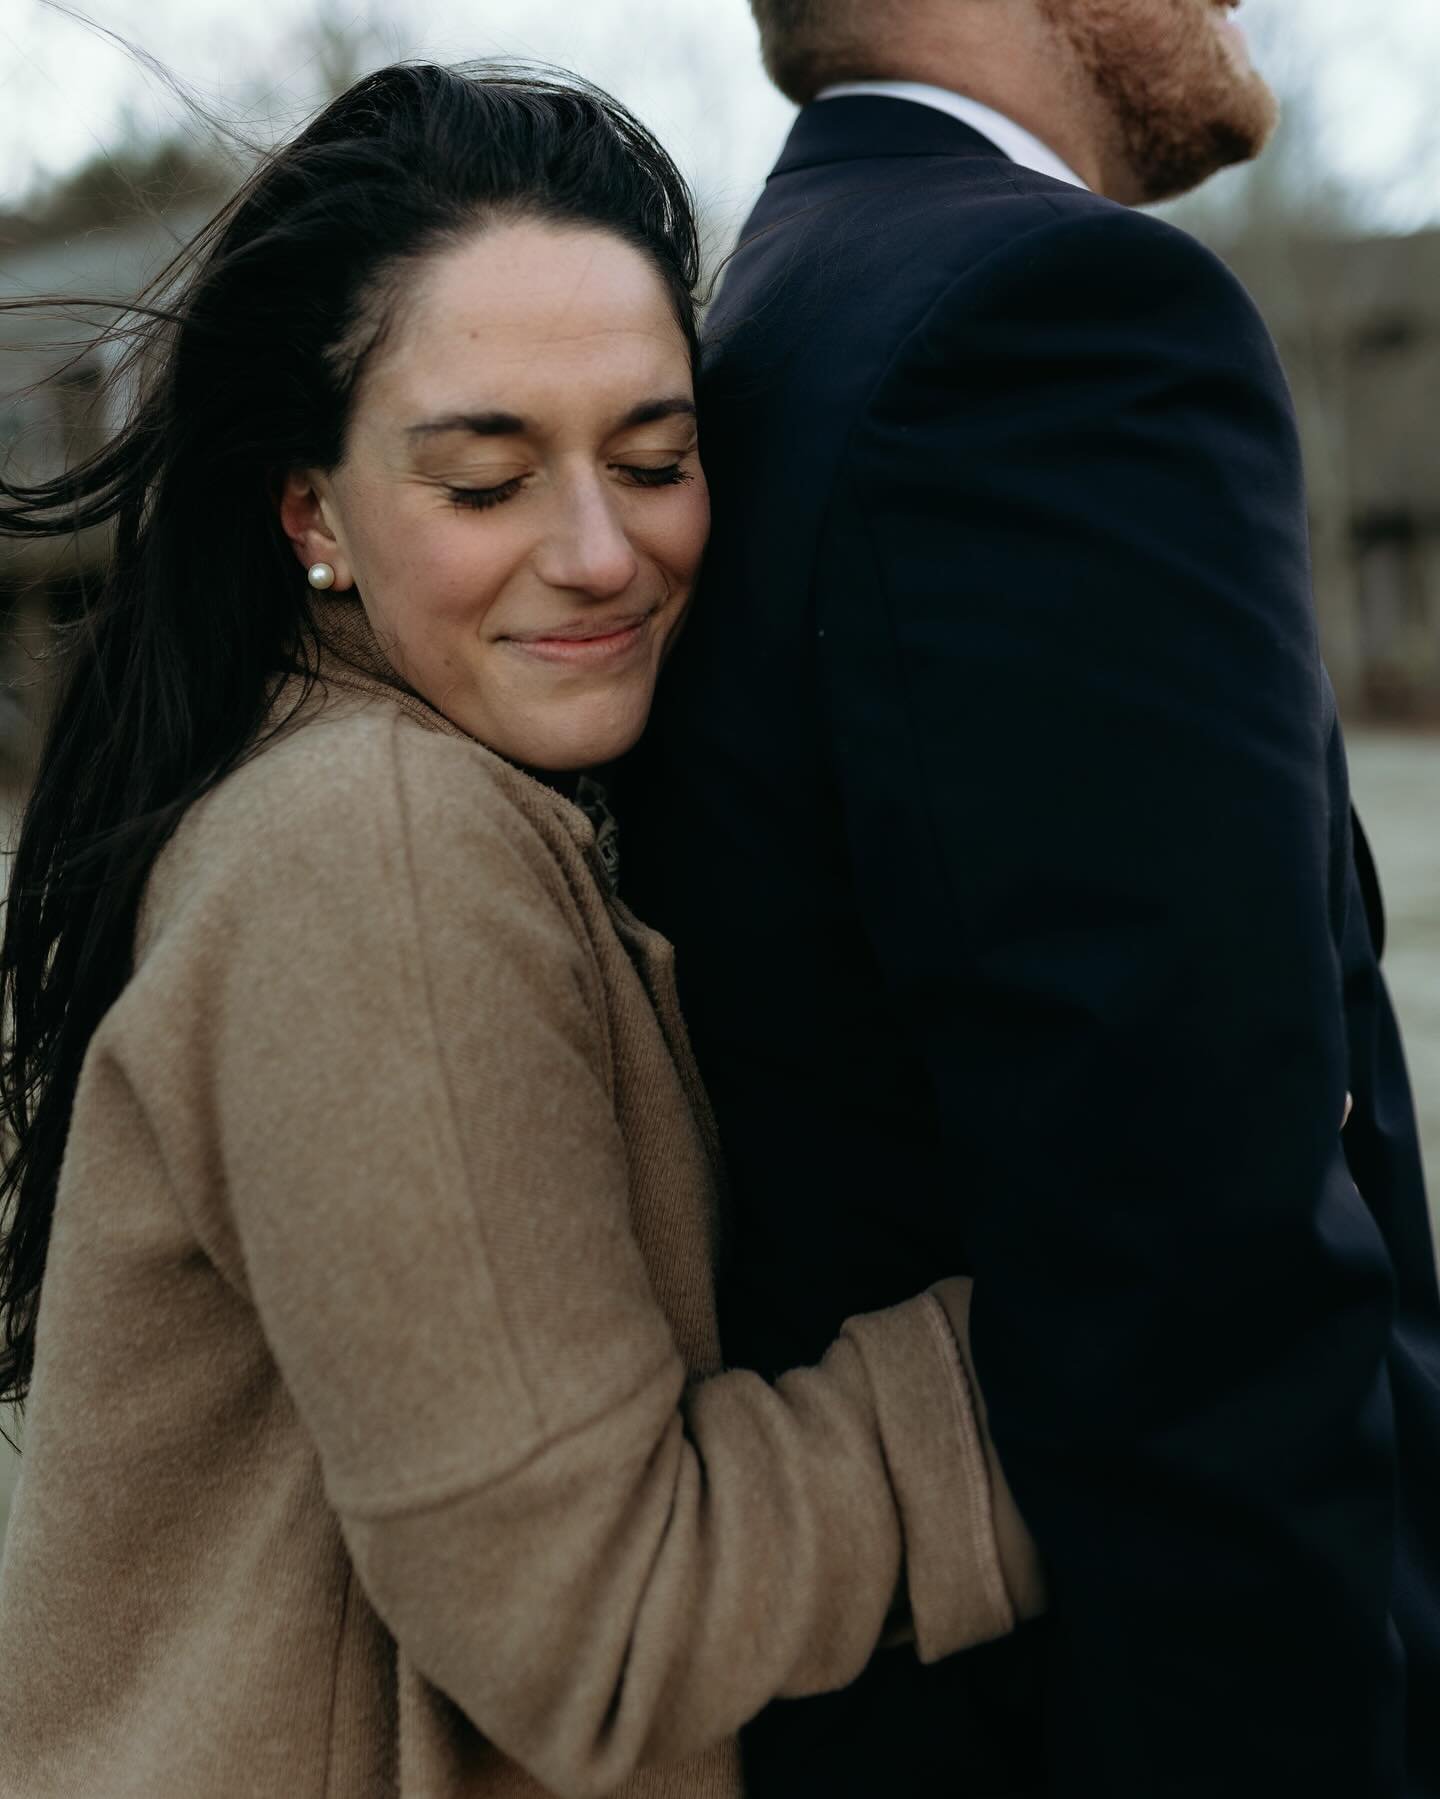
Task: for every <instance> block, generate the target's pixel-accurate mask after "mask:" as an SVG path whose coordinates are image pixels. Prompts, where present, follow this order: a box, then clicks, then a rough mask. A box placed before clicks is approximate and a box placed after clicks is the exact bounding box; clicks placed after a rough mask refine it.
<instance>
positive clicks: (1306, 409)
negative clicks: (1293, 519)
mask: <svg viewBox="0 0 1440 1799" xmlns="http://www.w3.org/2000/svg"><path fill="white" fill-rule="evenodd" d="M1230 261H1231V262H1232V264H1233V266H1234V267H1235V269H1236V271H1237V272H1238V273H1239V274H1240V276H1241V278H1242V279H1243V280H1245V281H1246V283H1247V285H1248V286H1249V287H1250V289H1251V291H1252V292H1253V293H1254V294H1255V296H1256V298H1257V300H1258V301H1259V303H1260V306H1261V309H1262V311H1263V312H1264V313H1265V315H1266V317H1267V319H1268V320H1269V322H1270V326H1271V329H1272V330H1273V331H1274V333H1275V336H1276V339H1277V341H1278V342H1279V345H1280V350H1281V354H1282V356H1283V358H1284V360H1285V364H1286V368H1287V370H1288V372H1289V375H1290V379H1291V383H1292V385H1293V387H1294V390H1295V397H1296V404H1297V407H1298V410H1299V413H1300V418H1301V426H1302V430H1303V433H1304V436H1305V453H1306V463H1307V469H1308V474H1309V479H1310V494H1311V512H1312V527H1313V532H1312V534H1313V539H1314V544H1315V582H1316V598H1317V603H1318V604H1319V607H1320V613H1321V620H1322V629H1323V631H1324V636H1325V648H1326V656H1327V659H1328V661H1329V663H1330V668H1331V673H1332V676H1333V677H1334V679H1335V683H1336V686H1337V688H1338V689H1339V690H1340V692H1341V695H1342V699H1343V701H1344V703H1345V706H1346V709H1347V711H1348V712H1349V713H1350V714H1351V715H1352V716H1360V717H1370V718H1375V719H1377V720H1386V721H1403V720H1417V721H1418V720H1424V721H1428V722H1433V721H1440V231H1426V232H1421V233H1419V234H1417V235H1415V236H1412V237H1375V238H1358V239H1340V238H1332V239H1315V240H1310V241H1306V240H1304V239H1296V238H1295V237H1294V236H1290V235H1287V234H1285V233H1278V234H1277V235H1276V236H1275V238H1274V239H1272V240H1271V241H1270V242H1269V243H1261V242H1254V241H1252V242H1251V243H1250V244H1248V245H1247V246H1245V247H1244V248H1243V249H1237V250H1235V251H1234V252H1233V253H1232V254H1231V256H1230Z"/></svg>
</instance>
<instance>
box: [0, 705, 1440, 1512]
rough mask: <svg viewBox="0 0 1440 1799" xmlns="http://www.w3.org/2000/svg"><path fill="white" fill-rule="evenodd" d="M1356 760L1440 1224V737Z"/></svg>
mask: <svg viewBox="0 0 1440 1799" xmlns="http://www.w3.org/2000/svg"><path fill="white" fill-rule="evenodd" d="M1350 763H1351V771H1352V778H1353V783H1354V789H1355V797H1356V801H1357V803H1358V805H1359V806H1360V809H1361V811H1362V813H1363V814H1364V817H1365V821H1366V825H1367V828H1368V830H1369V833H1370V837H1371V841H1372V842H1373V844H1374V848H1375V856H1376V860H1377V861H1378V863H1379V865H1380V874H1381V878H1382V880H1383V882H1384V886H1385V894H1386V902H1387V907H1388V911H1389V916H1390V946H1389V949H1388V951H1387V954H1386V967H1387V970H1388V972H1389V978H1390V986H1391V991H1392V992H1393V994H1394V996H1395V1004H1396V1008H1397V1010H1398V1011H1399V1013H1400V1020H1401V1024H1402V1026H1403V1027H1404V1031H1405V1041H1406V1045H1407V1049H1408V1052H1409V1057H1410V1072H1411V1078H1412V1081H1413V1083H1414V1087H1415V1099H1416V1105H1417V1107H1418V1109H1419V1112H1420V1118H1421V1126H1422V1130H1423V1131H1424V1135H1425V1145H1426V1157H1427V1163H1428V1167H1429V1180H1430V1195H1431V1203H1432V1205H1433V1206H1434V1207H1435V1210H1436V1217H1437V1222H1440V736H1437V737H1427V738H1415V737H1406V736H1388V735H1358V736H1356V735H1352V737H1351V741H1350ZM13 1478H14V1458H13V1456H12V1455H11V1454H10V1451H9V1450H8V1449H6V1447H5V1445H4V1444H3V1443H0V1537H3V1533H4V1527H5V1519H6V1517H7V1516H8V1513H9V1507H10V1490H11V1484H12V1481H13Z"/></svg>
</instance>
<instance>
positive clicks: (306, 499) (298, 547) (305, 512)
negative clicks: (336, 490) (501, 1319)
mask: <svg viewBox="0 0 1440 1799" xmlns="http://www.w3.org/2000/svg"><path fill="white" fill-rule="evenodd" d="M329 513H330V506H329V504H328V503H327V495H326V492H325V478H324V476H323V475H321V474H319V473H318V472H317V471H316V470H314V469H291V471H290V472H289V474H287V475H286V477H285V481H284V484H283V486H282V487H281V490H280V524H281V526H282V528H283V529H284V532H285V535H286V536H287V537H288V538H289V539H290V542H291V544H292V545H293V546H294V550H295V554H296V555H297V556H298V557H299V559H300V565H301V567H302V568H304V569H307V570H309V569H312V568H315V567H317V565H322V566H324V567H328V568H330V569H332V570H333V571H334V579H333V581H325V580H323V579H322V580H318V581H316V582H315V583H314V585H315V586H317V587H331V588H333V590H334V591H335V592H336V593H344V592H345V590H346V589H347V588H349V587H353V586H354V585H355V575H354V571H353V570H352V568H351V567H350V562H349V558H348V557H347V556H346V554H345V552H344V550H343V548H342V547H341V544H340V540H339V538H338V537H337V536H336V534H335V529H334V527H333V525H332V524H331V522H330V517H329Z"/></svg>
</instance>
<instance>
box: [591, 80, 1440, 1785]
mask: <svg viewBox="0 0 1440 1799" xmlns="http://www.w3.org/2000/svg"><path fill="white" fill-rule="evenodd" d="M701 398H702V404H701V413H702V454H703V456H704V459H705V461H706V464H707V467H708V470H709V474H710V478H711V482H712V488H713V494H714V505H715V533H714V540H713V548H712V551H711V554H710V559H709V562H708V565H707V572H706V576H705V579H704V582H703V585H702V590H701V593H700V596H699V599H698V601H697V605H696V609H695V613H694V616H693V618H692V620H691V622H690V624H689V626H688V628H687V631H686V633H685V636H684V638H683V640H682V643H681V646H680V648H679V650H678V652H677V654H676V657H675V660H674V662H673V664H672V666H671V669H670V670H669V672H668V673H667V676H666V678H665V680H664V681H663V682H662V690H661V695H660V699H659V703H658V706H657V712H656V716H655V721H654V725H653V729H652V732H651V734H650V736H649V737H648V739H647V741H646V743H645V744H644V745H643V746H642V748H641V751H640V752H639V753H638V754H637V756H636V757H635V758H634V761H633V765H632V767H631V768H630V769H629V770H628V772H627V777H626V778H627V781H628V798H627V801H626V818H625V820H624V823H625V828H626V857H627V881H626V884H627V891H628V894H629V897H630V898H631V900H632V903H634V904H635V906H636V907H637V909H638V910H639V911H640V912H641V913H642V915H644V916H646V917H648V918H650V919H651V920H653V922H655V923H656V924H658V925H659V926H660V927H661V928H662V929H663V930H665V931H666V932H668V934H669V935H670V936H671V937H672V938H673V939H674V940H675V943H676V945H677V951H678V968H679V973H680V980H681V987H682V993H683V999H684V1003H685V1008H686V1011H687V1015H688V1018H689V1021H690V1025H691V1029H692V1032H693V1035H694V1039H695V1045H696V1049H697V1051H698V1054H699V1058H700V1062H701V1065H702V1068H703V1070H704V1073H705V1075H706V1078H707V1080H708V1082H709V1085H710V1088H711V1092H712V1095H713V1098H714V1101H715V1104H716V1107H717V1110H718V1114H719V1119H720V1124H721V1129H722V1134H723V1137H724V1141H725V1144H726V1148H727V1152H728V1158H729V1164H730V1172H731V1178H732V1182H733V1189H734V1205H735V1211H734V1222H733V1230H732V1234H731V1240H730V1248H729V1261H728V1273H727V1276H726V1281H725V1286H724V1290H723V1304H722V1325H723V1329H724V1332H725V1342H726V1351H727V1356H728V1358H729V1359H730V1360H731V1361H733V1362H736V1363H740V1364H749V1365H752V1366H755V1367H758V1368H760V1369H762V1370H766V1371H776V1370H779V1369H782V1368H784V1367H786V1366H788V1365H791V1364H795V1363H801V1362H806V1361H809V1360H812V1359H814V1358H815V1357H817V1356H818V1355H819V1354H820V1353H821V1351H822V1350H823V1349H824V1347H825V1346H826V1344H827V1343H828V1342H829V1341H830V1340H831V1338H832V1337H833V1335H834V1333H835V1330H836V1327H837V1326H838V1324H839V1323H840V1321H841V1319H842V1318H843V1317H844V1316H845V1315H846V1314H847V1313H850V1312H854V1311H859V1310H864V1309H869V1308H873V1307H878V1306H883V1305H886V1304H888V1303H891V1302H893V1301H897V1300H899V1299H901V1298H903V1297H905V1296H906V1295H908V1294H910V1293H912V1292H914V1291H915V1290H916V1289H918V1288H920V1287H923V1286H924V1285H925V1284H927V1283H928V1282H930V1281H933V1280H935V1279H936V1278H938V1277H940V1276H942V1275H946V1274H951V1273H955V1272H972V1273H973V1274H974V1275H975V1277H976V1299H975V1312H974V1332H975V1355H976V1360H977V1363H978V1368H979V1373H980V1378H981V1382H982V1385H983V1387H984V1390H985V1393H986V1396H987V1399H988V1401H989V1405H990V1412H991V1418H992V1422H993V1428H994V1432H995V1436H996V1440H997V1443H998V1445H999V1448H1000V1452H1001V1455H1002V1458H1003V1460H1004V1462H1005V1465H1006V1469H1007V1472H1008V1474H1009V1477H1010V1480H1011V1484H1012V1485H1013V1488H1014V1491H1015V1494H1016V1496H1017V1498H1018V1500H1019V1503H1020V1505H1021V1508H1022V1510H1023V1511H1024V1512H1025V1514H1026V1515H1027V1517H1028V1519H1029V1521H1030V1523H1031V1525H1032V1527H1033V1529H1034V1531H1035V1534H1036V1536H1037V1538H1038V1540H1039V1542H1040V1545H1041V1547H1042V1550H1043V1551H1044V1554H1045V1557H1046V1559H1047V1562H1048V1565H1049V1569H1050V1575H1051V1582H1052V1591H1053V1612H1052V1617H1051V1619H1050V1620H1049V1621H1048V1622H1047V1623H1045V1624H1043V1625H1040V1626H1037V1627H1034V1628H1033V1629H1030V1630H1026V1631H1024V1632H1021V1633H1020V1634H1019V1636H1018V1637H1017V1638H1015V1639H1013V1640H1012V1641H1010V1642H1008V1643H1005V1644H1001V1645H998V1646H995V1647H993V1648H990V1649H986V1650H982V1651H979V1652H976V1653H975V1654H972V1655H969V1656H964V1657H959V1658H956V1659H955V1660H954V1661H952V1662H949V1663H944V1664H941V1665H939V1666H937V1667H932V1668H922V1667H920V1666H919V1665H918V1663H917V1662H916V1660H915V1658H914V1656H913V1653H912V1652H910V1651H908V1650H893V1651H889V1652H887V1653H885V1654H883V1655H881V1656H880V1657H878V1658H877V1660H876V1662H875V1664H874V1666H873V1667H872V1669H871V1671H870V1673H869V1674H867V1675H866V1676H865V1678H864V1679H863V1680H862V1681H861V1682H860V1683H859V1684H858V1685H857V1686H856V1687H854V1688H852V1689H851V1690H850V1691H849V1692H847V1693H845V1694H842V1695H839V1696H837V1697H834V1698H830V1699H825V1700H818V1701H807V1702H803V1703H799V1704H792V1705H786V1706H780V1707H776V1708H773V1709H772V1711H771V1712H770V1713H768V1714H767V1715H766V1717H765V1718H764V1719H762V1720H761V1721H760V1722H759V1724H757V1725H756V1726H755V1727H753V1728H752V1730H751V1732H750V1733H749V1736H748V1739H747V1745H746V1747H747V1768H748V1773H749V1778H750V1783H751V1789H752V1792H753V1794H754V1795H755V1796H756V1799H769V1796H770V1795H774V1796H775V1799H781V1796H783V1799H799V1796H801V1795H807V1794H815V1795H816V1796H817V1799H819V1796H821V1795H823V1796H824V1799H840V1796H841V1795H846V1794H852V1793H853V1794H856V1795H860V1794H864V1795H866V1799H874V1795H876V1794H881V1793H883V1794H885V1795H887V1796H888V1795H891V1794H902V1793H907V1792H915V1793H920V1792H925V1793H930V1792H934V1791H944V1792H947V1793H953V1794H956V1795H966V1794H977V1795H978V1794H1001V1793H1005V1794H1014V1793H1021V1792H1025V1793H1029V1792H1037V1793H1038V1792H1044V1793H1049V1794H1056V1795H1086V1796H1087V1799H1091V1796H1093V1799H1172V1796H1174V1799H1179V1796H1180V1795H1185V1796H1186V1799H1192V1796H1193V1799H1237V1796H1242V1795H1250V1794H1254V1795H1256V1796H1257V1799H1259V1796H1261V1795H1263V1796H1264V1799H1277V1796H1278V1795H1281V1794H1295V1795H1297V1799H1299V1796H1303V1799H1371V1796H1377V1799H1378V1796H1380V1795H1385V1796H1390V1795H1397V1794H1401V1793H1404V1794H1406V1795H1408V1796H1409V1799H1420V1796H1421V1795H1426V1796H1430V1799H1434V1796H1437V1795H1440V1749H1437V1731H1440V1298H1437V1289H1436V1278H1435V1265H1434V1257H1433V1250H1432V1246H1431V1240H1430V1232H1429V1224H1428V1218H1427V1212H1426V1203H1425V1195H1424V1189H1423V1182H1422V1176H1421V1170H1420V1161H1419V1155H1418V1150H1417V1144H1416V1131H1415V1124H1414V1117H1413V1111H1412V1106H1411V1100H1410V1094H1409V1090H1408V1087H1407V1083H1406V1076H1405V1071H1404V1066H1403V1062H1402V1058H1401V1053H1400V1046H1399V1041H1398V1038H1397V1034H1396V1029H1395V1024H1394V1020H1393V1017H1392V1014H1391V1010H1390V1006H1389V1002H1388V999H1387V996H1386V993H1385V989H1384V986H1383V984H1382V981H1381V977H1380V974H1379V969H1378V958H1379V953H1380V948H1381V936H1382V930H1383V925H1382V919H1381V913H1380V906H1379V894H1378V889H1377V887H1376V884H1375V881H1374V875H1373V869H1372V867H1371V865H1370V862H1369V857H1368V852H1367V851H1366V850H1365V847H1364V843H1363V839H1362V838H1361V836H1360V834H1359V830H1358V826H1357V825H1355V823H1354V822H1353V818H1352V813H1351V808H1350V802H1349V795H1348V788H1347V782H1346V770H1345V759H1344V752H1343V748H1342V745H1341V740H1340V732H1339V727H1338V724H1337V722H1336V716H1335V705H1334V700H1333V696H1332V693H1331V690H1330V687H1329V683H1328V681H1327V679H1326V676H1325V673H1324V670H1323V668H1322V666H1321V662H1320V656H1319V651H1318V648H1317V643H1316V634H1315V625H1314V616H1313V608H1312V601H1311V594H1310V584H1309V583H1310V576H1309V564H1308V552H1307V532H1306V514H1305V500H1304V491H1303V485H1302V477H1301V467H1300V450H1299V444H1298V441H1297V436H1296V429H1295V423H1294V418H1293V412H1292V407H1291V403H1290V399H1289V396H1288V393H1287V389H1286V385H1285V381H1284V378H1283V376H1282V373H1281V370H1280V367H1279V364H1278V362H1277V359H1276V355H1275V351H1274V348H1273V346H1272V343H1271V341H1270V338H1269V337H1268V335H1267V333H1266V331H1265V329H1264V327H1263V325H1262V323H1261V321H1260V319H1259V317H1258V315H1257V313H1256V311H1255V308H1254V306H1253V305H1252V304H1251V302H1250V301H1249V299H1248V298H1247V297H1246V295H1245V293H1244V292H1243V291H1242V289H1241V288H1240V287H1239V285H1238V284H1237V283H1236V281H1235V280H1234V279H1233V278H1232V277H1231V275H1230V274H1229V273H1228V272H1227V271H1226V269H1225V268H1224V267H1223V266H1222V265H1221V263H1220V262H1219V261H1217V260H1216V259H1215V258H1214V257H1213V256H1212V255H1211V254H1210V253H1209V252H1208V251H1206V250H1204V249H1203V248H1201V247H1200V246H1199V245H1198V244H1196V243H1195V242H1194V241H1193V240H1192V239H1190V238H1189V237H1187V236H1185V235H1184V234H1182V233H1180V232H1178V231H1176V230H1174V229H1172V228H1171V227H1169V226H1168V225H1165V224H1163V223H1160V222H1159V221H1157V220H1155V219H1153V218H1150V217H1148V216H1144V215H1141V214H1137V213H1133V212H1130V211H1127V210H1125V209H1123V208H1120V207H1118V206H1115V205H1113V204H1111V203H1109V202H1107V201H1105V200H1103V199H1100V198H1098V197H1096V196H1093V195H1091V194H1089V193H1086V192H1084V191H1082V190H1080V189H1076V188H1071V187H1068V186H1065V185H1064V184H1062V183H1059V182H1055V181H1052V180H1050V179H1048V178H1046V177H1044V176H1040V175H1036V174H1032V173H1030V172H1029V171H1027V170H1025V169H1023V168H1020V167H1018V166H1016V165H1015V164H1014V163H1012V162H1010V161H1008V160H1007V159H1006V158H1005V157H1004V156H1003V155H1002V154H1000V153H999V152H998V151H997V150H995V149H994V148H993V147H992V146H991V145H989V144H988V143H987V142H985V140H984V139H982V138H981V137H979V136H978V135H976V134H975V133H974V132H972V131H970V130H968V129H967V128H966V127H965V126H963V125H961V124H959V123H958V122H956V121H955V120H953V119H951V118H950V117H948V116H946V115H943V114H941V113H939V112H935V111H932V110H929V109H926V108H922V107H918V106H915V105H913V104H910V103H906V102H902V101H896V100H890V99H879V98H850V99H845V100H835V101H825V102H822V103H819V104H817V105H815V106H812V107H810V108H808V109H806V110H805V111H804V112H803V113H802V114H801V116H800V118H799V120H798V122H797V124H796V127H795V130H794V133H793V135H792V137H791V139H790V141H789V144H788V145H787V147H786V149H785V152H784V155H783V156H782V158H781V161H780V163H779V166H778V167H777V169H776V171H775V173H774V175H773V176H772V178H771V180H770V182H769V185H768V187H767V189H766V192H765V195H764V197H763V199H762V200H761V202H760V204H759V206H758V208H757V210H756V212H755V214H754V216H753V217H752V219H751V220H750V222H749V224H748V226H747V227H746V229H745V232H744V235H743V240H742V244H741V247H740V249H739V251H738V253H737V255H736V257H735V259H734V261H733V262H732V264H731V265H730V268H729V271H728V274H727V276H726V279H725V282H724V286H723V289H722V291H721V294H720V297H719V300H718V302H717V304H716V305H715V307H714V309H713V312H712V316H711V318H710V321H709V327H708V348H707V353H706V362H705V367H704V372H703V383H702V390H701ZM1347 1089H1348V1090H1350V1091H1352V1092H1353V1093H1354V1096H1355V1113H1354V1116H1353V1118H1352V1121H1351V1123H1350V1125H1349V1127H1348V1129H1347V1130H1346V1131H1345V1132H1344V1134H1343V1135H1342V1132H1341V1129H1340V1122H1341V1116H1342V1112H1343V1108H1344V1103H1345V1095H1346V1091H1347Z"/></svg>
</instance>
